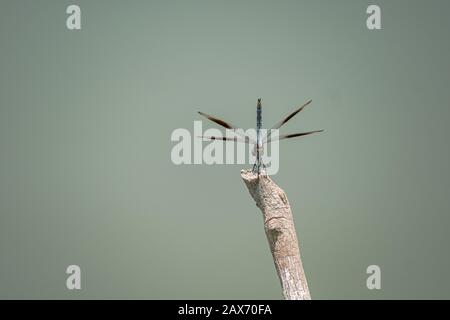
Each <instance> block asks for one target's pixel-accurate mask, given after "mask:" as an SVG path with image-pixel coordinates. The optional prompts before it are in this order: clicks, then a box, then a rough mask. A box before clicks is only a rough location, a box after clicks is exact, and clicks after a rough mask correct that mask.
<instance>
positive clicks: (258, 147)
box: [198, 98, 324, 176]
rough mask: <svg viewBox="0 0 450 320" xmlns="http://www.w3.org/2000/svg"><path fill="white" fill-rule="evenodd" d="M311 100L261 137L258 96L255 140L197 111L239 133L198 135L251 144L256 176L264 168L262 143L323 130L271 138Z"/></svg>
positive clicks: (227, 123) (308, 103) (260, 105)
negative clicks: (224, 135) (228, 135)
mask: <svg viewBox="0 0 450 320" xmlns="http://www.w3.org/2000/svg"><path fill="white" fill-rule="evenodd" d="M311 102H312V100H309V101H307V102H306V103H305V104H303V105H302V106H301V107H299V108H297V109H296V110H294V111H293V112H291V113H289V114H288V115H287V116H286V117H284V118H283V119H281V120H280V121H279V122H277V123H276V124H275V125H274V126H273V127H272V128H271V130H268V131H267V134H266V135H265V136H264V137H263V136H262V99H261V98H259V99H258V102H257V104H256V141H255V140H254V139H252V138H251V137H249V136H248V135H245V134H244V133H242V132H241V131H236V130H237V129H238V128H237V127H236V126H234V125H233V124H231V123H230V122H228V121H224V120H221V119H219V118H217V117H214V116H211V115H209V114H206V113H204V112H201V111H199V112H198V113H199V114H200V115H201V116H203V117H205V118H207V119H208V120H211V121H212V122H215V123H216V124H218V125H220V126H222V127H224V128H226V129H229V130H234V132H235V133H236V134H237V135H239V137H237V136H235V137H218V136H200V138H202V139H206V140H223V141H234V142H243V143H247V144H251V145H253V147H254V149H253V154H254V155H255V156H256V162H255V164H254V165H253V168H252V171H253V172H254V173H257V174H258V176H259V174H260V173H261V167H263V168H265V164H264V163H263V162H262V159H261V156H262V155H263V152H264V145H265V144H267V143H269V142H271V141H275V140H284V139H290V138H295V137H304V136H307V135H310V134H314V133H319V132H323V131H324V130H313V131H306V132H300V133H290V134H283V135H280V136H278V137H275V138H273V139H272V136H271V134H272V130H275V129H279V128H281V126H283V125H284V124H286V122H288V121H289V120H291V119H292V118H293V117H294V116H295V115H296V114H298V113H299V112H301V111H302V110H303V109H305V108H306V107H307V106H309V105H310V104H311Z"/></svg>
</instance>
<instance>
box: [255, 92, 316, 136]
mask: <svg viewBox="0 0 450 320" xmlns="http://www.w3.org/2000/svg"><path fill="white" fill-rule="evenodd" d="M311 102H312V100H309V101H308V102H306V103H305V104H304V105H302V106H301V107H300V108H298V109H296V110H295V111H294V112H292V113H290V114H288V115H287V116H286V117H284V118H283V119H281V120H280V122H278V123H277V124H275V125H274V126H273V127H272V130H273V129H279V128H280V127H281V126H282V125H284V124H285V123H286V122H288V121H289V120H291V119H292V118H293V117H294V116H295V115H296V114H297V113H299V112H300V111H302V110H303V109H304V108H305V107H306V106H308V105H309V104H310V103H311ZM270 135H271V130H269V132H268V133H267V136H266V137H265V138H264V142H266V141H267V142H268V141H269V139H270Z"/></svg>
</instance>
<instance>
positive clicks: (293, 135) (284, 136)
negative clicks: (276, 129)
mask: <svg viewBox="0 0 450 320" xmlns="http://www.w3.org/2000/svg"><path fill="white" fill-rule="evenodd" d="M318 132H323V130H314V131H308V132H301V133H290V134H283V135H281V136H278V138H276V139H274V140H283V139H289V138H295V137H302V136H307V135H310V134H313V133H318ZM270 141H273V140H272V139H271V138H269V140H267V142H270Z"/></svg>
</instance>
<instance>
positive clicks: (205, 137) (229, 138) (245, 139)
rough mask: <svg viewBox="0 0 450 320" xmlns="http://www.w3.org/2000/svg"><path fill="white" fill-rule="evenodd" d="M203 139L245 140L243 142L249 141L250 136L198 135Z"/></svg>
mask: <svg viewBox="0 0 450 320" xmlns="http://www.w3.org/2000/svg"><path fill="white" fill-rule="evenodd" d="M198 137H199V138H202V139H207V140H222V141H234V142H243V143H249V142H250V141H249V139H248V137H245V138H241V137H216V136H198Z"/></svg>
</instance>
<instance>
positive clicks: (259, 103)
mask: <svg viewBox="0 0 450 320" xmlns="http://www.w3.org/2000/svg"><path fill="white" fill-rule="evenodd" d="M257 107H258V108H261V98H259V99H258V104H257Z"/></svg>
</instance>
